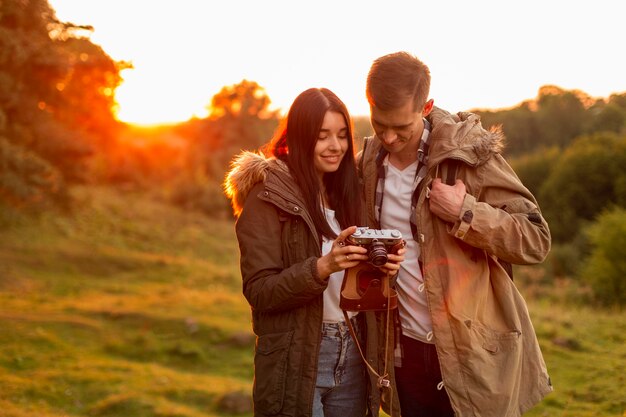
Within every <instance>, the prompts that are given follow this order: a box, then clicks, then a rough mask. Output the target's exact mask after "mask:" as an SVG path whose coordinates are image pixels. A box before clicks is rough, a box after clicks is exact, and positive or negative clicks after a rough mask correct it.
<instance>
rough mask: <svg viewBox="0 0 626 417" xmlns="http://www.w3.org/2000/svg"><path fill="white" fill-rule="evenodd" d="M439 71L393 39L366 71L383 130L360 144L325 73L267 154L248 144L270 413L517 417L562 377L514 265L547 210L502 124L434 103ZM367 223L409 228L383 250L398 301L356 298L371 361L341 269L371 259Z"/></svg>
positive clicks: (239, 207)
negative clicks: (344, 296)
mask: <svg viewBox="0 0 626 417" xmlns="http://www.w3.org/2000/svg"><path fill="white" fill-rule="evenodd" d="M429 88H430V73H429V70H428V67H427V66H426V65H424V64H423V63H422V62H421V61H420V60H419V59H417V58H416V57H414V56H412V55H410V54H408V53H406V52H398V53H393V54H389V55H385V56H382V57H380V58H378V59H376V60H375V61H374V62H373V64H372V66H371V68H370V71H369V74H368V78H367V88H366V95H367V99H368V101H369V104H370V110H371V114H370V116H371V124H372V127H373V128H374V132H375V135H374V136H373V137H371V138H366V139H365V142H364V145H363V150H362V151H361V152H360V153H359V155H358V156H357V157H356V160H355V148H354V144H353V137H352V125H351V119H350V116H349V113H348V111H347V109H346V106H345V105H344V104H343V103H342V101H341V100H340V99H339V98H338V97H337V96H336V95H335V94H333V93H332V92H331V91H329V90H327V89H324V88H320V89H318V88H312V89H309V90H306V91H304V92H303V93H301V94H300V95H299V96H298V97H297V98H296V99H295V101H294V102H293V104H292V106H291V108H290V110H289V112H288V115H287V117H286V119H285V120H284V121H283V124H282V125H281V127H280V128H279V129H278V131H277V134H276V135H275V137H274V138H273V140H272V141H271V142H270V143H269V144H268V145H267V146H266V149H265V154H263V153H259V154H257V153H253V152H244V153H242V154H241V155H239V156H238V157H237V158H236V159H235V160H234V161H233V167H232V170H231V172H230V173H228V175H227V177H226V180H225V184H224V185H225V189H226V192H227V194H228V196H229V197H230V198H231V200H232V204H233V208H234V211H235V215H236V216H237V224H236V233H237V239H238V241H239V248H240V252H241V273H242V278H243V293H244V295H245V297H246V299H247V300H248V302H249V303H250V306H251V309H252V325H253V330H254V333H255V334H256V335H257V343H256V348H255V358H254V366H255V380H254V389H253V391H254V392H253V398H254V414H255V416H292V417H296V416H310V417H363V416H366V415H371V416H378V414H379V410H380V408H381V406H382V408H383V409H384V410H385V411H386V412H387V413H388V414H390V415H391V416H392V417H396V416H400V414H401V415H402V416H403V417H417V416H455V415H456V416H477V415H480V416H494V417H496V416H497V417H504V416H519V415H520V414H522V413H523V412H524V411H526V410H528V409H529V408H531V407H532V406H533V405H534V404H536V403H537V402H538V401H540V400H541V399H542V398H543V397H544V396H545V395H546V394H547V393H549V392H550V391H551V390H552V386H551V383H550V379H549V377H548V374H547V371H546V366H545V363H544V360H543V358H542V355H541V352H540V349H539V345H538V343H537V338H536V336H535V333H534V330H533V327H532V324H531V322H530V318H529V315H528V311H527V308H526V304H525V302H524V299H523V298H522V296H521V295H520V294H519V292H518V291H517V289H516V288H515V286H514V284H513V281H512V279H511V278H510V277H509V275H508V274H507V271H506V268H505V267H504V262H508V263H515V264H534V263H539V262H541V261H543V259H544V258H545V257H546V255H547V253H548V251H549V249H550V242H551V239H550V232H549V229H548V225H547V224H546V222H545V220H544V219H543V217H542V215H541V212H540V210H539V207H538V205H537V202H536V200H535V198H534V197H533V195H532V194H531V193H530V192H529V191H528V190H527V189H526V188H525V187H524V185H523V184H522V183H521V182H520V180H519V179H518V177H517V176H516V175H515V173H514V172H513V170H512V169H511V168H510V166H509V165H508V164H507V163H506V162H505V160H504V159H503V157H502V156H501V155H500V152H501V150H502V147H503V137H502V134H501V133H500V132H499V131H487V130H485V129H483V128H482V126H481V124H480V121H479V118H478V117H477V116H476V115H474V114H471V113H458V114H450V113H448V112H446V111H444V110H442V109H439V108H437V107H434V106H433V100H432V99H430V98H429ZM452 167H454V168H452ZM356 226H369V227H371V228H375V229H397V230H399V231H401V232H402V235H403V238H404V240H405V241H406V248H405V249H402V250H400V251H399V252H398V254H397V255H394V254H389V261H388V262H387V264H386V265H384V266H383V267H382V270H384V271H385V272H386V273H387V274H388V275H390V276H391V275H393V276H394V279H395V290H396V291H397V294H398V309H397V310H392V312H393V313H392V314H393V316H394V317H393V318H391V319H390V320H388V318H387V317H386V315H387V312H386V311H382V312H370V311H368V312H360V313H358V314H355V313H353V312H350V313H349V314H350V315H351V316H350V318H349V320H350V322H351V323H353V324H354V326H353V327H355V328H356V329H357V331H356V335H357V337H358V339H359V340H360V344H359V345H360V346H361V347H362V348H363V351H364V352H363V354H364V355H365V358H366V360H367V362H368V365H366V364H365V363H364V361H363V359H362V357H361V354H360V353H359V350H358V346H357V345H356V344H355V343H354V340H353V339H352V338H351V336H350V332H349V329H348V326H347V324H348V323H346V322H345V321H344V315H343V312H342V310H341V309H340V307H339V299H340V289H341V284H342V279H343V273H344V270H346V269H347V268H351V267H354V266H356V265H357V264H359V263H360V262H362V261H365V260H366V259H367V255H366V253H367V249H366V248H364V247H360V246H356V245H351V244H346V239H347V238H348V237H349V236H350V235H351V234H352V233H354V232H355V230H356ZM389 335H391V337H386V336H389ZM387 364H391V365H390V366H387ZM370 368H371V369H372V370H374V372H370V371H369V370H370ZM373 373H376V374H378V375H385V376H386V377H387V379H389V380H390V382H391V383H390V384H389V386H386V385H387V384H380V383H379V381H378V378H377V375H373ZM368 374H369V375H368Z"/></svg>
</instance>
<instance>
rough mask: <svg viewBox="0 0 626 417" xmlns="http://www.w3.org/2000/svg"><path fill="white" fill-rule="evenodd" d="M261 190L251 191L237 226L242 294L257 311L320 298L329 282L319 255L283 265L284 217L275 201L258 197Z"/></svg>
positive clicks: (287, 306) (273, 309)
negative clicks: (320, 272) (322, 275)
mask: <svg viewBox="0 0 626 417" xmlns="http://www.w3.org/2000/svg"><path fill="white" fill-rule="evenodd" d="M261 190H262V186H256V187H255V188H254V189H253V190H252V191H251V193H250V195H249V196H248V198H247V200H246V202H245V205H244V207H243V210H242V212H241V215H240V216H239V219H238V220H237V224H236V226H235V230H236V233H237V240H238V242H239V250H240V254H241V259H240V266H241V275H242V279H243V294H244V296H245V297H246V299H247V300H248V303H249V304H250V306H251V307H252V308H253V309H254V310H256V311H261V312H275V311H284V310H289V309H292V308H296V307H300V306H302V304H304V303H308V302H310V301H312V300H313V299H315V298H316V297H319V296H320V294H322V293H323V292H324V290H325V289H326V286H327V285H328V282H327V280H322V279H320V278H319V276H318V273H317V257H316V256H312V257H309V258H307V259H305V260H304V261H303V262H299V263H296V264H293V265H288V266H286V267H285V266H284V262H283V249H282V248H283V245H284V243H283V242H282V241H281V239H282V226H281V220H280V218H279V214H278V211H277V209H276V208H275V207H274V206H273V205H272V204H269V203H267V202H265V201H263V200H261V199H260V198H258V196H257V194H258V193H259V192H261Z"/></svg>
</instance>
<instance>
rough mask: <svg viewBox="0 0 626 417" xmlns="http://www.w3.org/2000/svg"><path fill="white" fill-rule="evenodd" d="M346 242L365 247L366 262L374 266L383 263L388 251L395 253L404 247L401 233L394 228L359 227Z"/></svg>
mask: <svg viewBox="0 0 626 417" xmlns="http://www.w3.org/2000/svg"><path fill="white" fill-rule="evenodd" d="M346 242H347V243H348V244H350V245H354V246H361V247H364V248H366V249H367V256H368V262H369V263H370V264H372V265H374V266H383V265H385V264H386V263H387V254H388V253H393V254H395V253H397V252H398V250H399V249H400V248H402V247H404V240H403V239H402V233H400V231H399V230H396V229H370V228H369V227H359V228H358V229H357V230H356V232H354V233H353V234H351V235H350V236H349V237H348V238H347V239H346Z"/></svg>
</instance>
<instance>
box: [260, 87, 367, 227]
mask: <svg viewBox="0 0 626 417" xmlns="http://www.w3.org/2000/svg"><path fill="white" fill-rule="evenodd" d="M328 111H332V112H337V113H340V114H342V115H343V118H344V120H345V121H346V126H347V130H348V132H347V136H348V149H347V150H346V154H345V155H344V157H343V159H342V160H341V164H339V168H338V169H337V171H335V172H327V173H325V174H324V179H323V181H324V186H325V187H326V194H327V196H328V200H329V201H328V202H329V204H330V206H331V207H332V208H333V209H334V210H335V216H336V218H337V221H338V222H339V225H340V226H341V228H342V229H345V228H346V227H349V226H360V218H361V196H360V189H359V181H358V178H357V173H356V164H355V162H354V155H355V152H354V143H353V136H352V131H353V129H352V119H351V118H350V114H349V113H348V109H347V108H346V105H345V104H344V103H343V102H342V101H341V100H340V99H339V97H337V96H336V95H335V94H334V93H333V92H332V91H330V90H328V89H326V88H310V89H308V90H305V91H304V92H302V93H301V94H300V95H299V96H298V97H296V99H295V100H294V102H293V104H292V105H291V108H290V109H289V113H288V114H287V118H286V120H283V123H282V124H281V126H280V127H279V129H278V130H277V132H276V135H275V136H274V138H273V139H272V141H271V142H270V143H269V144H268V146H267V149H268V150H269V152H270V153H271V154H272V155H274V156H275V157H276V158H278V159H280V160H283V161H285V163H286V164H287V166H288V167H289V170H290V172H291V174H292V175H293V177H294V178H295V180H296V182H297V184H298V186H299V187H300V189H301V190H302V195H303V197H304V201H305V204H306V208H307V210H308V211H309V213H311V217H312V219H313V223H314V225H315V227H316V229H317V230H318V232H319V233H321V234H322V235H324V236H326V237H327V238H330V239H334V238H335V237H337V235H336V234H335V233H334V232H333V231H332V229H331V228H330V226H329V225H328V223H327V221H326V217H325V216H324V213H323V211H322V206H321V201H322V195H321V189H320V185H319V180H318V178H319V176H318V173H317V171H316V169H315V165H314V162H313V156H314V150H315V144H316V143H317V140H318V138H319V133H320V130H321V129H322V124H323V122H324V116H325V115H326V112H328Z"/></svg>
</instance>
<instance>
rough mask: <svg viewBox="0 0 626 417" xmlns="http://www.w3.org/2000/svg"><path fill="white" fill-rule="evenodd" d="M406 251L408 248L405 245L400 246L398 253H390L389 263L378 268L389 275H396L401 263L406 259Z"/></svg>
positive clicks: (388, 256) (388, 255)
mask: <svg viewBox="0 0 626 417" xmlns="http://www.w3.org/2000/svg"><path fill="white" fill-rule="evenodd" d="M405 252H406V249H405V248H404V247H403V248H400V249H399V250H398V253H396V254H393V253H388V254H387V263H386V264H385V265H383V266H381V267H379V268H378V269H380V270H381V271H383V272H386V273H387V275H388V276H394V275H396V274H397V273H398V271H399V270H400V263H401V262H402V261H404V253H405Z"/></svg>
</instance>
